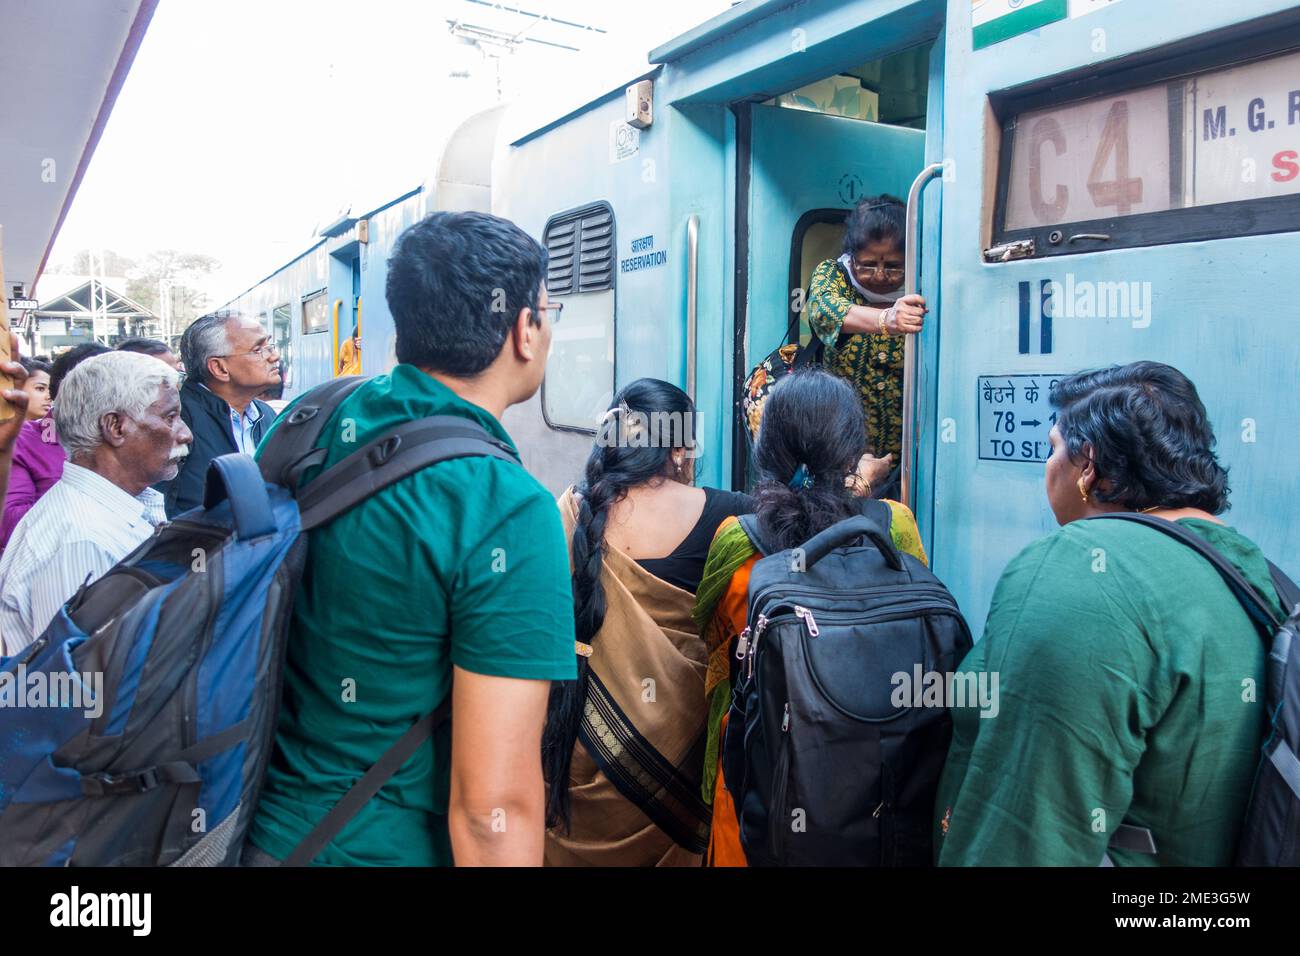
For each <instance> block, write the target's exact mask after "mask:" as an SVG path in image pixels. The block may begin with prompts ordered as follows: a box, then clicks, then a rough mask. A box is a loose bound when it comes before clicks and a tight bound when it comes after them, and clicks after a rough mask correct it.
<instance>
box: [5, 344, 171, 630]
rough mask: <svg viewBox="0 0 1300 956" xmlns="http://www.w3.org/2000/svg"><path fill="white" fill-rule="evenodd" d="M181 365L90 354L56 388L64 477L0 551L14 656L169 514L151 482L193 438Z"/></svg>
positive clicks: (130, 355) (166, 474)
mask: <svg viewBox="0 0 1300 956" xmlns="http://www.w3.org/2000/svg"><path fill="white" fill-rule="evenodd" d="M177 378H178V376H177V374H176V372H175V370H174V369H172V368H170V367H169V366H167V365H165V364H164V363H162V362H159V361H158V360H157V359H155V358H151V357H150V356H148V355H141V354H139V353H136V352H109V353H106V354H104V355H97V356H95V357H94V358H90V359H87V360H86V361H84V362H82V363H81V364H80V365H78V366H77V367H76V368H74V369H73V370H72V372H71V373H69V375H68V377H67V378H66V379H64V380H63V383H62V385H61V386H60V388H59V394H58V398H57V399H56V401H55V405H54V421H55V426H56V429H57V431H58V435H59V441H60V442H61V443H62V445H63V447H64V449H65V450H66V451H67V453H68V462H67V464H66V465H65V466H64V468H63V477H62V478H60V479H59V481H58V482H57V483H56V484H55V485H54V486H53V487H52V488H51V489H50V490H49V491H48V492H46V494H45V496H44V497H43V498H41V500H40V501H38V502H37V503H36V504H35V506H33V507H32V509H31V510H30V511H29V512H27V514H26V515H25V516H24V517H23V519H22V521H20V522H19V523H18V527H16V528H15V529H14V533H13V536H12V537H11V538H10V539H9V544H8V546H7V547H6V548H5V551H4V556H3V558H0V639H3V644H4V653H5V654H6V655H13V654H16V653H18V652H19V651H21V650H22V649H23V648H24V647H26V646H27V645H28V644H30V643H31V642H32V641H34V640H36V638H38V637H39V636H40V635H41V633H42V632H43V631H44V630H45V628H46V627H47V626H48V625H49V623H50V621H51V620H53V619H54V616H55V615H56V614H58V613H59V609H60V608H61V607H62V606H63V604H64V603H65V602H66V601H67V600H68V599H69V598H70V597H72V596H73V595H74V594H76V592H77V589H78V588H80V587H81V586H82V584H84V583H87V582H89V581H94V580H96V579H97V578H99V577H100V576H101V575H103V574H104V572H106V571H108V570H109V569H110V568H112V567H113V565H115V564H117V563H118V562H119V561H120V560H122V558H124V557H126V556H127V555H128V554H130V553H131V551H133V550H134V549H135V548H136V546H138V545H139V544H140V543H141V542H143V541H145V540H147V539H148V538H149V536H150V535H152V534H153V532H154V529H155V528H156V527H157V526H158V525H160V524H162V523H164V522H165V521H166V515H165V512H164V508H163V496H162V495H161V494H160V493H159V492H157V491H155V490H154V489H153V488H150V487H149V486H150V485H152V484H154V483H155V482H159V481H166V480H167V479H169V478H173V477H175V475H176V469H177V467H178V466H179V464H180V462H181V460H182V459H183V458H184V457H185V455H186V454H187V453H188V450H189V444H190V442H191V441H192V440H193V436H192V435H191V434H190V430H189V428H188V427H187V426H186V424H185V422H184V421H182V419H181V400H180V393H179V391H178V390H177V385H176V383H177Z"/></svg>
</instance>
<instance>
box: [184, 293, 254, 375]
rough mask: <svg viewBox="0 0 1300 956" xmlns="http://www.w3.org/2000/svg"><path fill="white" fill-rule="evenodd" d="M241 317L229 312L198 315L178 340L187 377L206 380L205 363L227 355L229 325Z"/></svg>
mask: <svg viewBox="0 0 1300 956" xmlns="http://www.w3.org/2000/svg"><path fill="white" fill-rule="evenodd" d="M242 318H243V315H241V314H240V313H239V312H234V311H231V310H229V309H222V310H220V311H218V312H209V313H208V314H207V315H201V316H199V317H198V318H197V319H195V320H194V321H193V322H191V323H190V327H189V328H188V329H186V330H185V334H184V335H182V336H181V362H182V363H184V365H185V372H186V374H187V375H192V376H194V378H195V379H196V380H197V381H199V382H206V381H207V380H208V359H210V358H214V357H216V356H218V355H229V354H230V348H231V346H230V323H231V321H232V320H235V319H242Z"/></svg>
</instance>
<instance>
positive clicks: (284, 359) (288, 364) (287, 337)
mask: <svg viewBox="0 0 1300 956" xmlns="http://www.w3.org/2000/svg"><path fill="white" fill-rule="evenodd" d="M292 324H293V310H292V309H290V308H289V303H288V302H286V303H284V305H277V306H276V307H275V308H274V309H272V310H271V339H272V340H273V341H274V342H275V347H276V349H277V350H278V351H279V353H280V381H281V383H282V384H283V385H284V387H285V388H289V387H291V385H292V377H293V335H292V333H291V326H292Z"/></svg>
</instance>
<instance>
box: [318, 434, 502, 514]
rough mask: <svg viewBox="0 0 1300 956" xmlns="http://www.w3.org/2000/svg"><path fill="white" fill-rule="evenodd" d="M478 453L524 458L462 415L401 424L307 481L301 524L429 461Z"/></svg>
mask: <svg viewBox="0 0 1300 956" xmlns="http://www.w3.org/2000/svg"><path fill="white" fill-rule="evenodd" d="M476 456H478V457H488V458H500V459H502V460H503V461H510V462H514V463H515V464H519V456H518V455H517V454H516V453H515V451H514V449H512V448H511V447H510V446H509V445H507V444H506V443H505V442H503V441H499V440H497V439H496V438H493V437H492V435H491V434H490V433H489V432H488V430H487V429H486V428H484V427H483V426H482V425H480V424H479V423H478V422H475V421H471V420H470V419H468V418H462V417H461V416H459V415H434V416H431V417H429V418H421V419H418V420H417V421H413V422H407V423H406V424H404V425H399V426H397V427H396V428H393V429H390V430H389V431H386V432H384V434H382V435H380V436H379V437H378V438H375V439H374V440H372V441H370V442H367V443H366V444H365V445H364V446H363V447H362V448H359V449H358V450H357V451H354V452H353V453H352V454H350V455H348V456H347V457H346V458H344V459H343V460H342V461H339V462H337V463H335V464H333V465H331V466H330V467H329V468H328V469H327V470H326V471H324V472H322V473H321V474H319V475H317V476H316V477H315V478H313V479H312V480H311V481H310V482H309V483H308V484H307V486H306V487H305V488H304V489H303V490H302V493H301V494H299V495H298V510H299V513H300V515H301V520H302V529H303V530H304V531H310V530H311V529H312V528H316V527H319V526H320V525H323V524H325V523H326V522H329V521H331V520H333V519H334V518H336V517H338V516H339V515H341V514H342V513H343V512H345V511H347V510H348V509H350V508H352V507H353V506H354V505H357V504H359V503H360V502H362V501H364V500H365V499H366V498H369V497H370V496H371V495H373V494H376V493H377V492H379V491H382V490H383V489H384V488H387V487H388V486H389V485H391V484H394V483H395V482H398V481H401V480H402V479H403V478H405V477H407V476H408V475H413V474H415V473H416V472H417V471H420V470H422V469H424V468H428V467H429V466H430V465H435V464H437V463H438V462H441V461H448V460H450V459H453V458H470V457H476Z"/></svg>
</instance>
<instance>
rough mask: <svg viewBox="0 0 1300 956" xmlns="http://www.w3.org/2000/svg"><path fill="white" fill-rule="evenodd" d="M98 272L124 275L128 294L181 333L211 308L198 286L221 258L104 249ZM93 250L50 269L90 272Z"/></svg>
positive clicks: (100, 254) (83, 252) (72, 272)
mask: <svg viewBox="0 0 1300 956" xmlns="http://www.w3.org/2000/svg"><path fill="white" fill-rule="evenodd" d="M96 255H97V257H98V260H99V261H98V262H97V263H96V267H97V271H98V272H99V273H100V274H101V275H103V276H105V277H108V276H125V277H126V280H127V281H126V289H124V290H123V291H124V292H125V293H126V295H127V297H128V298H130V299H134V300H135V301H136V302H138V303H140V305H142V306H144V307H145V308H146V309H148V310H149V311H150V312H152V313H154V315H157V316H159V317H160V318H162V319H164V320H165V321H166V324H167V326H168V327H169V328H170V330H171V332H170V334H171V335H173V336H176V335H180V333H181V332H183V331H185V329H186V328H187V327H188V326H189V324H190V323H191V322H193V321H194V320H195V319H196V318H198V317H199V316H200V315H202V314H203V313H204V312H205V311H206V310H207V308H208V305H209V303H208V296H207V293H205V292H203V291H201V290H200V289H199V288H198V286H199V285H201V284H202V280H203V279H204V278H205V277H206V276H208V275H209V274H211V273H212V272H214V271H216V270H217V269H218V268H220V266H221V263H220V261H219V260H217V259H215V258H213V257H212V256H209V255H204V254H203V253H200V252H180V251H177V250H176V249H158V250H155V251H153V252H151V253H149V254H148V255H147V256H145V257H144V258H143V259H142V260H136V259H132V258H131V257H130V256H124V255H121V254H120V253H117V252H114V251H113V250H112V249H105V250H103V252H100V253H97V254H96ZM90 265H91V264H90V250H88V249H83V250H81V251H80V252H78V253H77V254H76V255H74V256H73V257H72V261H71V262H70V263H68V264H66V265H62V266H52V267H50V268H49V269H48V270H46V271H48V272H52V273H66V274H72V275H90V272H91V269H90Z"/></svg>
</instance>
